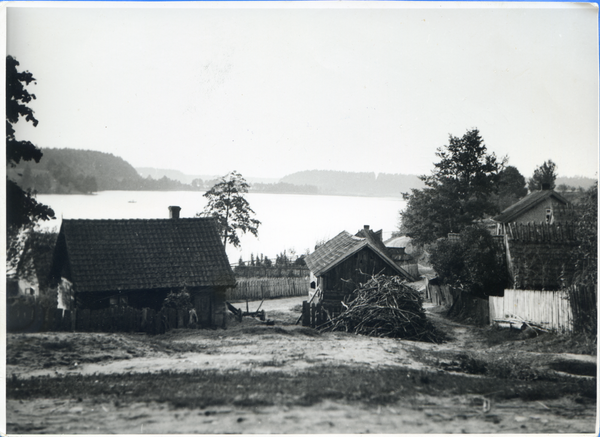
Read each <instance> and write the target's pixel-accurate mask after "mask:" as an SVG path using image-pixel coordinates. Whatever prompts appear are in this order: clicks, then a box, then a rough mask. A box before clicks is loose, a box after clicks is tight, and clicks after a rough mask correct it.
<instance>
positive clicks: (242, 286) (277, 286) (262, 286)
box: [226, 278, 309, 301]
mask: <svg viewBox="0 0 600 437" xmlns="http://www.w3.org/2000/svg"><path fill="white" fill-rule="evenodd" d="M308 289H309V284H308V278H237V287H235V288H233V289H229V290H227V294H226V296H227V300H229V301H235V300H246V299H247V300H261V299H263V298H264V299H273V298H277V297H294V296H308Z"/></svg>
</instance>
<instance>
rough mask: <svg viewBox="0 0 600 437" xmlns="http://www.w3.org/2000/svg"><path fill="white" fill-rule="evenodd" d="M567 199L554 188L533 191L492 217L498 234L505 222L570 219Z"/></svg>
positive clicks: (501, 231) (552, 221)
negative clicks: (496, 225)
mask: <svg viewBox="0 0 600 437" xmlns="http://www.w3.org/2000/svg"><path fill="white" fill-rule="evenodd" d="M568 206H569V201H568V200H567V199H565V198H564V197H563V196H561V195H560V194H558V193H557V192H555V191H554V190H549V189H543V190H540V191H534V192H533V193H529V194H528V195H527V196H525V197H523V198H522V199H521V200H519V201H518V202H516V203H514V204H512V205H511V206H509V207H508V208H506V209H505V210H504V211H502V212H501V213H500V214H499V215H497V216H496V217H494V218H493V220H494V221H495V222H496V223H497V224H498V227H497V230H498V233H499V234H502V233H503V229H504V225H506V224H507V223H529V222H531V223H546V224H554V223H558V222H564V221H568V220H570V219H571V216H570V214H569V213H570V211H569V208H568Z"/></svg>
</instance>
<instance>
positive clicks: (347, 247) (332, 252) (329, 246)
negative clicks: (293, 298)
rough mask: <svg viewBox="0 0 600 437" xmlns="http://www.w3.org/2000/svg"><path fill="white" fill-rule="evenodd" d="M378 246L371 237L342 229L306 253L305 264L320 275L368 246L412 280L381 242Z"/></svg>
mask: <svg viewBox="0 0 600 437" xmlns="http://www.w3.org/2000/svg"><path fill="white" fill-rule="evenodd" d="M378 246H379V245H378V244H376V242H375V241H373V239H372V238H368V237H367V238H364V237H359V236H353V235H351V234H350V233H348V232H346V231H342V232H340V233H339V234H338V235H336V236H335V237H333V238H332V239H331V240H329V241H328V242H326V243H325V244H323V245H322V246H320V247H318V248H317V249H316V250H315V251H314V252H313V253H311V254H310V255H308V256H307V257H306V259H305V260H306V265H307V266H308V268H309V269H310V271H311V272H313V274H314V275H315V276H321V275H322V274H324V273H326V272H328V271H329V270H331V269H332V268H334V267H335V266H337V265H338V264H340V263H342V262H343V261H345V260H346V259H348V258H349V257H350V256H352V255H354V254H355V253H357V252H359V251H360V250H362V249H363V248H365V247H368V248H370V249H371V250H373V252H375V253H376V254H377V255H378V256H379V257H380V258H381V259H383V260H384V261H385V262H386V263H387V264H388V265H389V266H390V267H391V268H393V269H394V270H395V271H396V272H398V275H400V276H403V277H405V278H407V279H411V280H412V277H411V276H410V274H409V273H408V272H406V271H405V270H404V269H403V268H401V267H400V266H398V265H397V264H396V263H395V262H394V260H393V259H392V258H391V257H390V256H389V254H388V253H386V250H385V247H384V246H383V244H381V246H382V247H378Z"/></svg>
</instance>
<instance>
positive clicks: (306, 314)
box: [302, 301, 310, 326]
mask: <svg viewBox="0 0 600 437" xmlns="http://www.w3.org/2000/svg"><path fill="white" fill-rule="evenodd" d="M309 325H310V306H309V303H308V302H307V301H304V302H302V326H309Z"/></svg>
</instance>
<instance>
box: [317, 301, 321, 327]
mask: <svg viewBox="0 0 600 437" xmlns="http://www.w3.org/2000/svg"><path fill="white" fill-rule="evenodd" d="M316 311H317V326H321V324H322V323H323V308H322V306H321V303H318V304H317V307H316Z"/></svg>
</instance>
